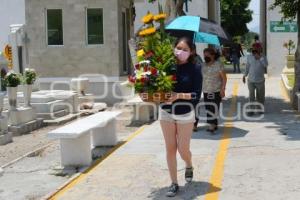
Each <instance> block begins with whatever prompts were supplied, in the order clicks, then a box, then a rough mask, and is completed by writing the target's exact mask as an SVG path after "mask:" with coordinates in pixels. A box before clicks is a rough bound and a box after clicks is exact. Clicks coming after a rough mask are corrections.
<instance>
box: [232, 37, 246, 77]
mask: <svg viewBox="0 0 300 200" xmlns="http://www.w3.org/2000/svg"><path fill="white" fill-rule="evenodd" d="M230 56H231V58H232V63H233V73H236V72H237V73H241V68H240V59H241V57H242V56H245V55H244V52H243V48H242V45H241V44H240V43H238V41H237V39H235V40H234V43H233V45H232V46H231V48H230Z"/></svg>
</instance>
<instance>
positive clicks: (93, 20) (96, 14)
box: [87, 8, 103, 45]
mask: <svg viewBox="0 0 300 200" xmlns="http://www.w3.org/2000/svg"><path fill="white" fill-rule="evenodd" d="M87 43H88V44H91V45H93V44H103V10H102V9H101V8H88V9H87Z"/></svg>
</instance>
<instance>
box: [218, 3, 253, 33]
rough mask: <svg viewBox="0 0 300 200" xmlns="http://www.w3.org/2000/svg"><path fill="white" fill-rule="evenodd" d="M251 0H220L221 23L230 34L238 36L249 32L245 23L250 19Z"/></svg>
mask: <svg viewBox="0 0 300 200" xmlns="http://www.w3.org/2000/svg"><path fill="white" fill-rule="evenodd" d="M250 1H251V0H221V13H222V16H221V25H222V27H223V28H224V29H225V30H226V31H227V32H228V33H229V34H230V35H231V36H239V35H244V34H246V33H248V32H249V30H248V28H247V23H249V22H251V21H252V13H253V11H251V10H249V9H248V7H249V3H250Z"/></svg>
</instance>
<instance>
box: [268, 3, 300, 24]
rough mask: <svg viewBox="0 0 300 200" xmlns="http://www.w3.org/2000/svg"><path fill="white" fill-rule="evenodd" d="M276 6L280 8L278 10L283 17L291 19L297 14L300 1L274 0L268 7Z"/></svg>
mask: <svg viewBox="0 0 300 200" xmlns="http://www.w3.org/2000/svg"><path fill="white" fill-rule="evenodd" d="M276 7H279V8H280V12H281V13H282V15H283V19H290V20H293V19H295V18H296V17H297V14H298V12H299V10H300V1H299V0H274V3H273V4H272V5H271V7H270V9H275V8H276Z"/></svg>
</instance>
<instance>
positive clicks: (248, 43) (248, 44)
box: [242, 32, 257, 51]
mask: <svg viewBox="0 0 300 200" xmlns="http://www.w3.org/2000/svg"><path fill="white" fill-rule="evenodd" d="M256 35H257V33H254V32H249V33H246V34H245V35H244V36H243V37H242V43H243V44H244V46H245V48H246V49H247V50H248V51H250V49H251V48H252V44H253V41H254V37H255V36H256Z"/></svg>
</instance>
